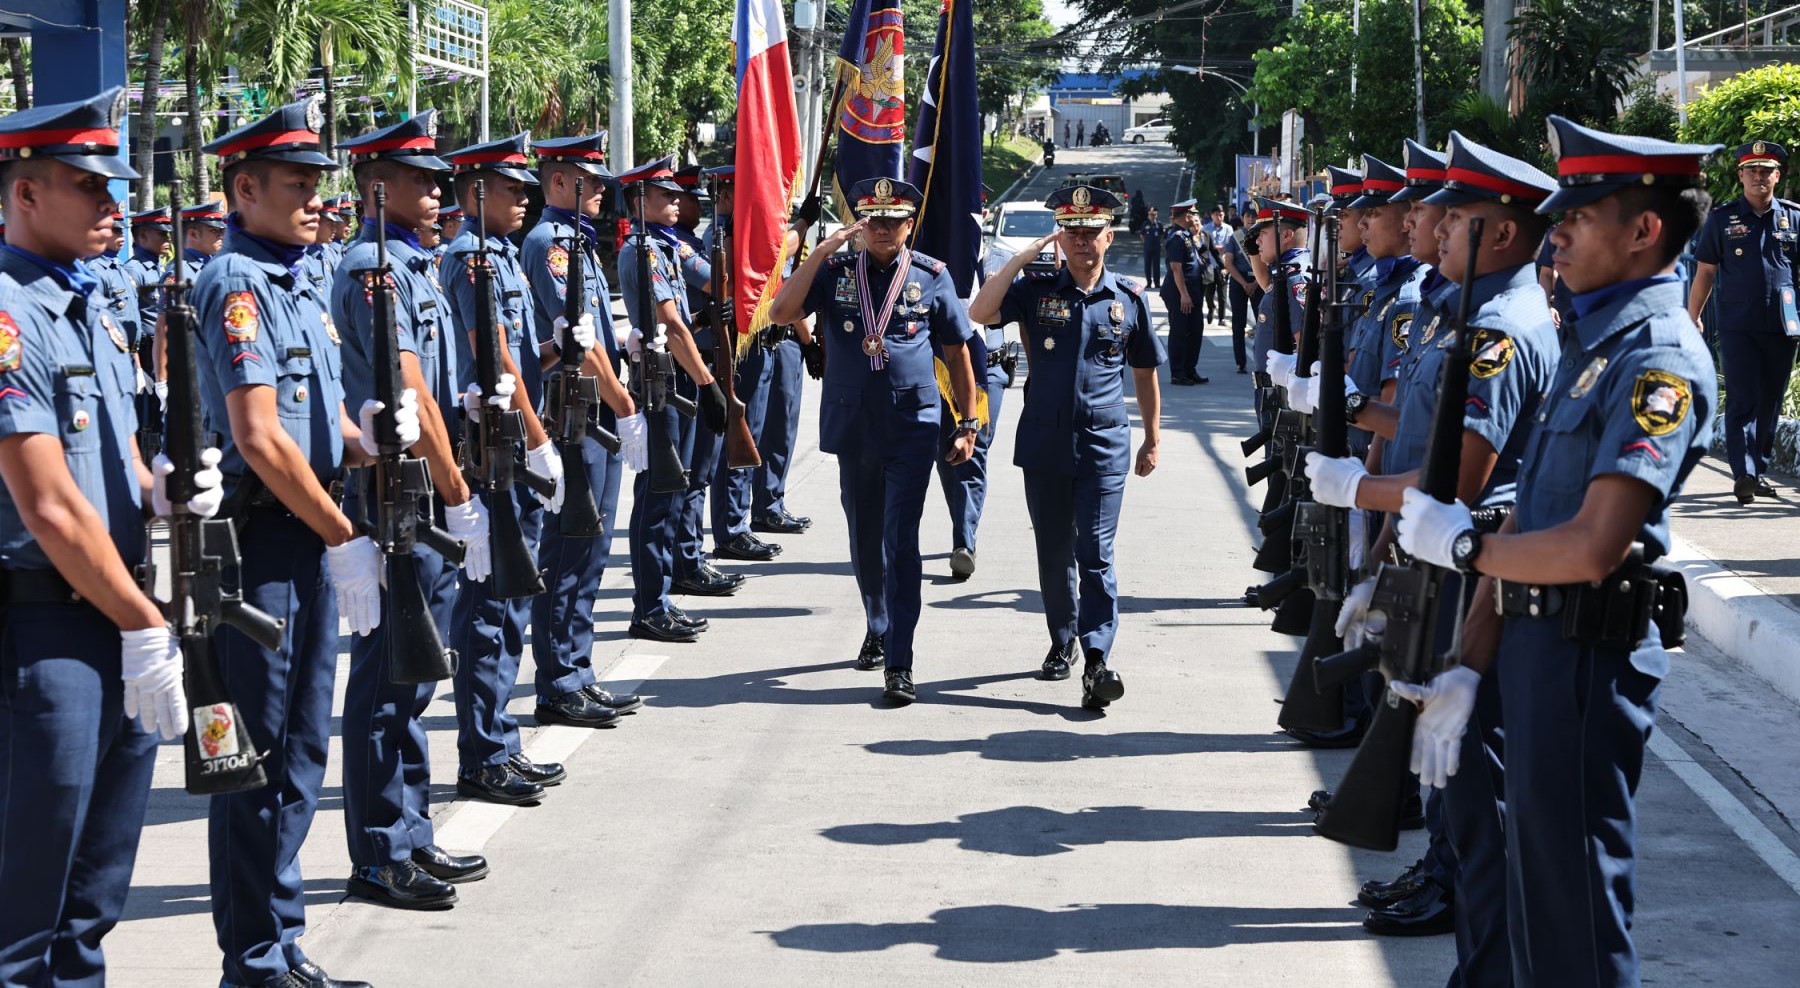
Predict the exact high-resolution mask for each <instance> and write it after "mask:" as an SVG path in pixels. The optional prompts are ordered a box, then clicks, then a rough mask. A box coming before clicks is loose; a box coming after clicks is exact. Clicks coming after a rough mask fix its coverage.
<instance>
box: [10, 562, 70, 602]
mask: <svg viewBox="0 0 1800 988" xmlns="http://www.w3.org/2000/svg"><path fill="white" fill-rule="evenodd" d="M84 603H87V601H86V599H85V598H83V597H82V596H81V595H80V594H78V593H76V592H75V588H74V587H72V586H69V581H68V580H65V579H63V578H62V574H61V573H58V572H57V571H55V570H53V569H7V570H0V605H10V604H84Z"/></svg>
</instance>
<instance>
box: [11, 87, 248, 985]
mask: <svg viewBox="0 0 1800 988" xmlns="http://www.w3.org/2000/svg"><path fill="white" fill-rule="evenodd" d="M124 103H125V94H124V91H123V90H121V89H120V88H118V87H116V86H115V87H113V88H111V89H108V90H106V91H105V92H102V93H100V94H99V95H98V96H95V97H93V98H92V99H87V100H80V101H77V102H73V103H57V104H49V105H40V106H37V107H34V108H32V109H29V110H24V111H21V112H19V113H14V114H11V115H9V116H6V117H4V118H0V136H3V138H4V140H3V141H0V144H3V145H4V147H0V209H4V210H5V212H6V217H7V221H8V223H7V226H8V229H7V233H8V237H7V242H6V245H5V246H4V247H0V480H4V482H5V483H4V485H3V486H0V637H3V638H4V640H5V643H6V644H5V650H4V653H0V667H3V668H4V670H5V675H6V680H7V686H6V689H5V690H4V691H3V692H0V763H4V764H5V765H6V766H7V770H6V771H5V772H4V773H0V832H4V833H5V834H6V835H7V836H6V838H5V850H4V851H3V852H0V888H4V889H5V890H6V899H7V902H6V906H5V908H3V909H0V983H4V984H8V985H51V984H56V985H74V984H101V983H103V982H104V981H105V980H106V962H105V958H104V956H103V954H102V950H101V944H100V941H101V938H102V937H104V936H105V935H106V934H107V933H108V932H110V931H111V930H112V928H113V926H114V924H116V923H117V922H118V920H119V914H120V912H121V910H122V908H123V907H124V904H125V894H126V890H127V888H128V887H129V886H130V884H131V869H132V865H133V862H134V861H135V859H136V857H137V847H138V835H139V833H140V831H141V830H142V828H143V824H144V807H145V804H146V802H147V801H148V798H149V794H150V775H151V771H152V769H153V768H154V766H155V757H156V740H157V736H158V734H160V735H161V736H162V738H163V739H165V740H173V739H175V738H178V737H180V736H181V734H182V732H183V731H185V730H186V729H187V723H188V709H187V701H186V698H185V696H184V693H183V690H182V681H181V674H182V658H181V652H180V650H179V648H178V645H177V643H176V641H175V639H174V638H173V636H172V635H171V634H170V631H169V628H168V627H167V625H166V624H165V623H164V619H163V616H162V612H161V610H160V609H159V606H158V604H157V602H156V601H154V600H152V599H150V598H149V597H148V596H146V595H145V594H144V592H143V591H142V590H140V589H139V587H138V584H137V582H136V579H135V576H134V574H133V568H134V567H136V566H137V565H138V564H139V563H141V562H142V561H143V560H144V555H145V538H144V513H143V510H142V508H141V507H140V506H141V505H142V504H143V502H144V501H145V500H146V499H149V498H151V496H152V494H155V495H160V494H161V486H162V482H161V478H157V479H156V481H155V483H154V490H152V487H153V484H152V480H151V474H150V471H148V470H146V469H145V468H144V464H143V462H142V461H141V460H140V459H139V457H138V455H137V452H136V448H135V446H134V445H133V443H132V433H133V432H134V431H135V429H136V422H135V416H134V415H133V413H132V394H133V391H134V386H135V369H134V367H133V364H132V362H131V356H130V354H129V353H128V352H127V350H128V344H127V341H126V339H125V335H124V331H123V329H122V328H121V327H120V326H119V325H118V324H117V322H115V321H114V320H113V318H112V316H111V315H110V313H109V310H108V309H107V308H106V305H105V302H104V301H103V300H102V298H101V297H100V295H99V293H98V292H97V291H96V289H97V283H96V281H95V279H94V278H93V276H92V275H90V274H89V273H88V272H87V271H86V270H84V268H83V266H82V265H81V263H80V259H81V258H83V257H91V256H93V255H94V254H96V253H99V252H100V251H101V250H102V249H103V248H104V246H105V244H106V242H107V240H108V238H109V237H110V236H111V220H110V219H109V217H110V215H111V214H112V212H113V200H112V196H111V194H110V193H109V192H108V191H107V180H108V179H109V178H112V179H133V178H137V177H138V175H137V173H136V172H134V171H132V170H131V168H129V167H128V166H127V165H126V164H125V161H124V160H123V159H122V158H120V157H119V147H118V143H117V140H116V137H115V135H116V134H117V133H118V126H119V119H120V116H121V114H122V112H123V108H124ZM71 134H88V135H99V136H100V139H97V140H93V141H92V142H83V143H74V144H71V143H68V142H69V140H70V135H71ZM208 455H209V456H211V457H213V458H214V459H213V462H216V457H217V451H209V454H208ZM202 479H203V481H204V480H210V481H211V483H210V485H208V489H206V490H204V491H203V492H202V495H201V496H200V497H197V498H195V499H194V501H192V502H190V504H189V510H191V511H194V512H195V513H196V514H200V515H203V516H209V515H211V514H212V513H213V512H214V511H216V510H217V509H218V497H219V494H218V489H217V484H218V473H217V471H216V470H210V469H209V470H208V471H203V472H202ZM157 500H159V501H160V497H158V498H157ZM157 506H158V507H159V508H161V507H163V506H162V505H161V504H158V505H157ZM163 513H167V509H166V508H164V510H163Z"/></svg>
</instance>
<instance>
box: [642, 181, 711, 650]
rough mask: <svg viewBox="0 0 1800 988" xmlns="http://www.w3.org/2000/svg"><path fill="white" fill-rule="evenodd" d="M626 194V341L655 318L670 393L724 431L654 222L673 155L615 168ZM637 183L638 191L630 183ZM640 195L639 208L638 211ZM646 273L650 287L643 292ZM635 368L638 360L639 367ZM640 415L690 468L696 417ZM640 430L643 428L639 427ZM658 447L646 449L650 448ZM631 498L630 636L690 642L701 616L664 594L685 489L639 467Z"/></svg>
mask: <svg viewBox="0 0 1800 988" xmlns="http://www.w3.org/2000/svg"><path fill="white" fill-rule="evenodd" d="M619 183H620V185H622V186H623V187H624V197H625V201H626V202H627V203H629V204H630V209H631V212H632V221H633V222H632V232H631V235H630V236H628V237H627V238H626V239H625V244H624V246H622V247H621V248H620V249H619V281H620V283H621V287H622V288H623V289H624V294H625V306H626V310H627V312H628V313H629V315H630V318H631V333H630V338H629V340H628V343H627V346H628V348H629V349H630V351H631V352H632V354H633V355H634V359H639V360H641V359H642V357H643V354H642V353H641V352H640V351H641V347H642V340H644V339H645V338H647V337H649V336H650V335H651V333H653V332H655V331H656V325H657V324H661V326H662V327H663V329H662V333H663V336H664V337H665V343H666V345H667V348H668V352H669V354H670V356H672V357H673V358H674V362H675V364H676V365H677V368H678V369H677V372H676V374H675V379H674V380H673V381H669V382H667V384H668V386H669V387H670V388H671V389H672V393H675V394H680V395H682V396H683V397H686V398H688V399H689V400H692V401H696V403H697V404H698V405H699V413H698V415H697V416H696V417H697V418H700V419H701V420H702V421H703V422H704V424H705V425H706V427H707V428H708V429H710V430H712V431H713V432H716V433H723V432H724V431H725V411H726V409H725V392H724V391H723V390H722V389H721V388H720V387H719V383H718V381H717V380H715V379H714V378H713V375H712V371H711V370H710V368H709V367H708V365H707V361H706V359H705V357H703V356H702V355H701V353H700V350H699V348H698V347H697V346H696V345H695V342H694V333H693V330H692V329H691V325H692V322H693V319H694V314H693V310H692V309H691V308H690V307H689V305H688V294H687V291H686V290H685V289H684V288H683V286H682V284H681V278H682V274H681V265H680V262H679V260H678V259H677V257H676V253H675V248H674V246H673V243H674V241H673V238H672V237H666V236H664V235H662V233H661V232H660V230H662V229H667V228H668V227H671V226H673V225H674V224H675V222H676V220H677V219H679V218H680V215H681V201H680V200H681V194H682V187H681V186H680V185H678V184H676V182H675V169H674V161H673V159H671V158H668V157H664V158H660V159H658V160H655V161H651V162H648V163H646V164H643V165H639V166H638V167H636V168H633V169H632V170H630V171H628V172H625V173H624V174H622V175H620V176H619ZM640 183H641V185H642V187H643V198H642V199H641V200H640V199H639V194H638V190H637V188H635V186H638V185H640ZM640 201H641V202H642V204H643V212H642V213H641V214H640V213H639V212H638V208H639V203H640ZM640 250H642V251H643V252H644V253H645V254H646V256H647V257H648V259H649V268H648V270H645V268H644V266H643V262H641V261H640V260H639V256H638V255H639V252H640ZM645 278H647V279H649V291H648V292H643V288H644V282H643V280H642V279H645ZM646 294H647V295H648V296H649V298H650V302H651V308H652V310H653V311H651V312H644V311H643V306H642V298H643V296H644V295H646ZM639 373H642V368H641V367H640V368H639ZM645 415H646V416H647V417H648V416H650V415H656V416H659V417H660V419H661V423H660V426H659V427H658V428H657V430H656V433H655V435H656V437H657V438H658V441H663V440H665V439H666V441H668V442H669V443H672V444H673V446H674V448H675V453H676V454H677V455H678V456H679V457H680V459H681V460H682V464H683V466H684V467H687V468H688V469H689V471H690V473H691V472H692V468H693V464H694V459H695V456H694V433H695V431H696V427H697V425H698V424H699V423H696V422H695V421H693V420H691V419H688V418H687V417H686V416H683V415H681V414H680V413H679V412H677V410H676V408H675V405H674V403H672V402H671V403H668V404H666V405H665V406H664V407H663V408H662V409H661V410H660V411H654V412H651V411H646V412H645ZM646 433H647V435H648V434H649V430H648V428H646ZM660 452H661V451H659V450H655V449H652V450H650V455H651V456H656V455H659V453H660ZM633 483H634V484H635V487H634V488H633V495H632V505H631V579H632V583H633V585H634V586H633V592H632V612H631V626H630V628H629V629H628V633H629V634H630V635H631V636H632V637H633V638H648V639H650V640H652V641H666V642H691V641H695V640H697V639H698V638H699V636H700V633H701V632H703V631H705V630H706V628H707V627H708V625H707V621H706V619H705V618H690V617H689V616H688V615H687V613H686V612H685V611H683V610H681V609H680V608H678V607H676V606H675V604H674V602H672V601H670V600H669V591H670V590H671V588H672V587H673V586H674V582H675V572H676V559H675V555H676V553H677V551H678V544H677V542H678V538H679V524H680V521H679V518H678V515H679V514H680V511H681V508H682V505H683V504H684V503H685V497H686V493H685V491H684V492H682V493H679V494H677V493H658V492H655V491H652V490H651V489H650V473H649V472H648V471H645V472H642V473H639V474H638V475H637V479H636V480H635V481H634V482H633Z"/></svg>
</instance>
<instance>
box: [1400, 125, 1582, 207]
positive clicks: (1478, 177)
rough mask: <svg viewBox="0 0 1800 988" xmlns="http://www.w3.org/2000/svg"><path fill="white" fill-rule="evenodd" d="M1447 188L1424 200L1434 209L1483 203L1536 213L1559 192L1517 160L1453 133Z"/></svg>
mask: <svg viewBox="0 0 1800 988" xmlns="http://www.w3.org/2000/svg"><path fill="white" fill-rule="evenodd" d="M1445 157H1446V161H1445V168H1444V187H1443V188H1441V189H1439V190H1437V191H1436V192H1433V193H1432V194H1430V195H1428V196H1426V197H1425V198H1424V200H1423V201H1424V202H1427V203H1430V204H1431V205H1433V206H1463V205H1467V204H1469V203H1471V202H1476V201H1479V200H1482V199H1487V200H1491V201H1493V202H1498V203H1503V204H1505V205H1509V206H1520V207H1523V208H1525V209H1536V208H1537V205H1538V203H1540V202H1543V201H1544V199H1545V197H1547V196H1549V195H1550V193H1552V192H1555V191H1556V180H1555V179H1553V178H1551V177H1550V176H1548V175H1546V174H1544V173H1543V172H1541V171H1538V170H1537V169H1536V168H1533V167H1531V166H1530V165H1528V164H1526V163H1525V162H1523V161H1520V160H1519V159H1517V158H1512V157H1508V156H1507V155H1504V154H1501V153H1500V152H1498V151H1495V150H1494V149H1492V148H1488V147H1483V146H1482V145H1480V144H1477V143H1475V142H1474V141H1471V140H1469V139H1468V138H1466V137H1464V136H1462V135H1461V134H1459V133H1457V132H1456V131H1454V130H1453V131H1451V132H1450V152H1449V154H1448V155H1446V156H1445Z"/></svg>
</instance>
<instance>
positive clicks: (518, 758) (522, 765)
mask: <svg viewBox="0 0 1800 988" xmlns="http://www.w3.org/2000/svg"><path fill="white" fill-rule="evenodd" d="M506 764H508V765H511V766H512V770H513V771H514V772H517V773H518V774H519V777H520V778H522V779H524V780H525V781H526V782H535V783H537V784H538V785H540V786H543V787H544V788H545V789H548V788H550V787H551V786H560V785H562V784H563V780H564V779H567V778H568V777H569V773H568V770H566V769H564V768H563V767H562V763H561V762H534V761H532V760H531V759H529V758H526V757H525V753H524V752H522V751H521V752H519V753H518V754H516V755H514V756H512V757H511V758H508V759H507V760H506Z"/></svg>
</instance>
